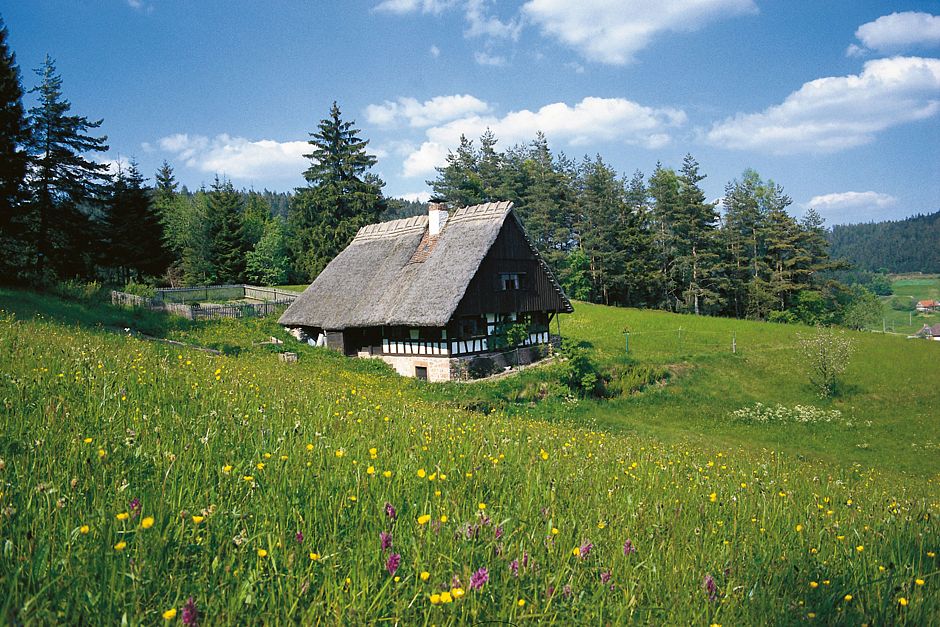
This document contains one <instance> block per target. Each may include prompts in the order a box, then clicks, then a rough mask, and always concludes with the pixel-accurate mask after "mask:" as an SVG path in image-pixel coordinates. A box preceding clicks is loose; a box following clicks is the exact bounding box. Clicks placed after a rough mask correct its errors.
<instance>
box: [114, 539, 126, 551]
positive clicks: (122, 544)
mask: <svg viewBox="0 0 940 627" xmlns="http://www.w3.org/2000/svg"><path fill="white" fill-rule="evenodd" d="M126 548H127V542H125V541H124V540H121V541H120V542H118V543H117V544H115V545H114V550H115V551H123V550H124V549H126Z"/></svg>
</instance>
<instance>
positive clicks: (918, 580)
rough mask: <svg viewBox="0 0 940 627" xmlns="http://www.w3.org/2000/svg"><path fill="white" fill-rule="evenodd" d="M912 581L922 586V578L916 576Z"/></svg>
mask: <svg viewBox="0 0 940 627" xmlns="http://www.w3.org/2000/svg"><path fill="white" fill-rule="evenodd" d="M914 583H916V584H917V585H918V586H922V585H924V580H923V579H920V578H918V579H915V580H914Z"/></svg>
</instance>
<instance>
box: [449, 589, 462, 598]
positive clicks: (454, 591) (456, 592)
mask: <svg viewBox="0 0 940 627" xmlns="http://www.w3.org/2000/svg"><path fill="white" fill-rule="evenodd" d="M450 593H451V594H452V595H454V598H455V599H461V598H463V595H464V594H466V593H465V592H464V590H463V588H451V589H450Z"/></svg>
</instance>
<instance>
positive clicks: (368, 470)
mask: <svg viewBox="0 0 940 627" xmlns="http://www.w3.org/2000/svg"><path fill="white" fill-rule="evenodd" d="M366 474H367V475H374V474H375V466H369V467H368V468H366Z"/></svg>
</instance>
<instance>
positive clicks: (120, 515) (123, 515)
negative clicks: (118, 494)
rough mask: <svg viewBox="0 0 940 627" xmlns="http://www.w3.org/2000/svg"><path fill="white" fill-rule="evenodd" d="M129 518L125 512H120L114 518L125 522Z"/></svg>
mask: <svg viewBox="0 0 940 627" xmlns="http://www.w3.org/2000/svg"><path fill="white" fill-rule="evenodd" d="M130 517H131V515H130V514H128V513H127V512H121V513H120V514H118V515H117V516H115V518H117V519H118V520H127V519H128V518H130Z"/></svg>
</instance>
